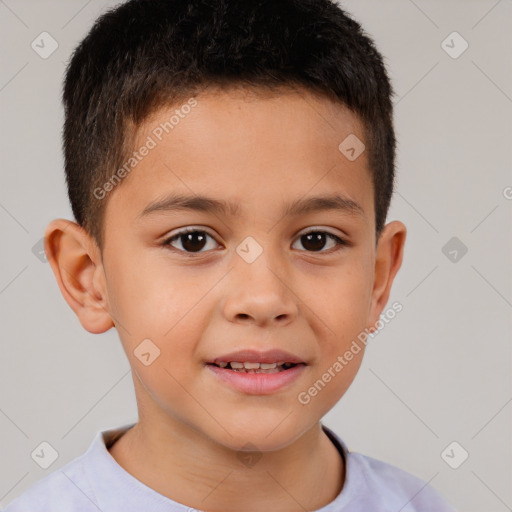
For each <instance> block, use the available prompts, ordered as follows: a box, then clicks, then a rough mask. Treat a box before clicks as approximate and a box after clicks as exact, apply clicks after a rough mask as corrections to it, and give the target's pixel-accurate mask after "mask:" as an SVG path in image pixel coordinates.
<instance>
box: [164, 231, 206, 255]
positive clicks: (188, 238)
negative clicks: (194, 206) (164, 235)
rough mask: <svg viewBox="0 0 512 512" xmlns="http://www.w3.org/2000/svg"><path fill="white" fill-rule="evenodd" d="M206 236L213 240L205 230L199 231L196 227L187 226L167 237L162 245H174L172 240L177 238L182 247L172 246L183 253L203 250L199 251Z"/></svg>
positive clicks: (204, 243)
mask: <svg viewBox="0 0 512 512" xmlns="http://www.w3.org/2000/svg"><path fill="white" fill-rule="evenodd" d="M207 237H210V238H211V239H212V240H213V237H212V236H211V235H209V234H208V233H207V232H206V231H201V230H199V229H197V228H187V229H183V230H181V231H179V232H178V233H176V234H175V235H174V236H172V237H171V238H168V239H167V240H166V241H165V242H164V245H166V246H167V245H170V246H171V247H174V245H173V242H174V241H175V240H177V241H178V242H179V243H180V244H181V247H182V249H180V248H176V247H174V248H175V249H176V250H178V251H181V252H184V253H196V252H204V251H201V249H203V248H204V247H205V245H206V240H207Z"/></svg>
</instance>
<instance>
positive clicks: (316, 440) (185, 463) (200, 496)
mask: <svg viewBox="0 0 512 512" xmlns="http://www.w3.org/2000/svg"><path fill="white" fill-rule="evenodd" d="M109 451H110V454H111V455H112V457H113V458H114V459H115V460H116V461H117V462H118V464H119V465H120V466H121V467H123V468H124V469H125V470H126V471H127V472H128V473H130V474H131V475H132V476H134V477H135V478H137V479H138V480H140V481H141V482H142V483H144V484H145V485H147V486H148V487H150V488H152V489H154V490H155V491H156V492H158V493H160V494H162V495H163V496H166V497H167V498H169V499H171V500H173V501H176V502H178V503H182V504H185V505H187V506H190V507H193V508H196V509H198V510H206V509H207V510H208V511H210V512H235V511H239V510H244V511H246V512H258V511H261V510H267V509H270V510H272V511H275V512H285V511H286V512H295V511H296V512H303V511H304V510H317V509H319V508H322V507H324V506H326V505H327V504H328V503H330V502H331V501H333V500H334V499H335V498H336V496H337V495H338V494H339V493H340V492H341V489H342V487H343V482H344V479H345V464H344V461H343V458H342V457H341V455H340V453H339V452H338V450H337V449H336V447H335V446H334V444H333V443H332V441H331V440H330V439H329V438H328V437H327V435H326V434H325V432H324V431H323V430H322V428H321V425H320V423H316V424H315V425H314V426H313V427H312V428H311V429H309V430H308V431H306V432H305V433H304V434H303V435H302V436H300V437H299V438H298V439H296V440H295V441H293V442H292V443H291V444H289V445H288V446H286V447H285V448H283V449H281V450H278V451H273V452H265V453H263V454H260V453H258V452H247V454H245V452H244V453H243V454H242V453H240V452H239V451H234V450H231V449H229V448H227V447H225V446H222V445H219V444H218V443H216V442H214V441H213V440H212V439H210V438H208V437H206V436H205V435H204V434H202V433H201V432H198V431H196V430H194V429H191V428H189V427H188V426H187V425H183V424H181V423H179V424H177V425H172V426H169V425H168V424H166V425H165V426H162V423H158V424H156V425H147V424H144V423H142V422H139V423H137V424H136V425H135V426H134V427H132V428H131V429H129V430H128V431H127V432H126V433H125V434H124V435H123V436H122V437H120V438H119V439H118V441H117V442H115V444H113V445H112V446H111V447H110V448H109ZM262 489H263V490H264V492H262Z"/></svg>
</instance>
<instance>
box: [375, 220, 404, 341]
mask: <svg viewBox="0 0 512 512" xmlns="http://www.w3.org/2000/svg"><path fill="white" fill-rule="evenodd" d="M406 235H407V228H406V227H405V225H404V224H403V223H402V222H400V221H397V220H395V221H393V222H390V223H389V224H386V225H385V226H384V228H383V229H382V232H381V235H380V238H379V241H378V245H377V251H376V256H375V278H374V282H373V292H372V300H371V305H370V314H369V322H370V323H369V325H368V326H367V327H368V330H369V331H370V332H375V331H377V329H376V328H375V327H374V326H375V324H376V323H377V321H378V320H379V317H380V314H381V313H382V310H383V309H384V306H385V305H386V304H387V302H388V299H389V294H390V292H391V285H392V284H393V280H394V278H395V275H396V273H397V272H398V270H399V268H400V266H401V265H402V257H403V252H404V245H405V238H406Z"/></svg>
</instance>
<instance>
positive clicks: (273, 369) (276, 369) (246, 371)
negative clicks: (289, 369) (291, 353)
mask: <svg viewBox="0 0 512 512" xmlns="http://www.w3.org/2000/svg"><path fill="white" fill-rule="evenodd" d="M229 369H230V370H232V371H234V372H240V373H279V372H282V371H284V368H269V369H268V370H262V369H261V368H260V369H259V370H246V369H245V368H237V369H235V368H229Z"/></svg>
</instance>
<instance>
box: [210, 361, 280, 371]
mask: <svg viewBox="0 0 512 512" xmlns="http://www.w3.org/2000/svg"><path fill="white" fill-rule="evenodd" d="M217 364H218V365H219V366H220V367H221V368H225V367H226V366H227V365H228V363H226V362H224V361H222V362H219V363H217ZM229 364H231V368H237V369H241V368H245V369H246V370H257V369H260V368H261V369H262V370H270V369H272V368H277V367H278V366H281V365H283V364H284V361H281V362H277V363H249V362H245V363H238V362H236V361H230V362H229Z"/></svg>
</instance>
